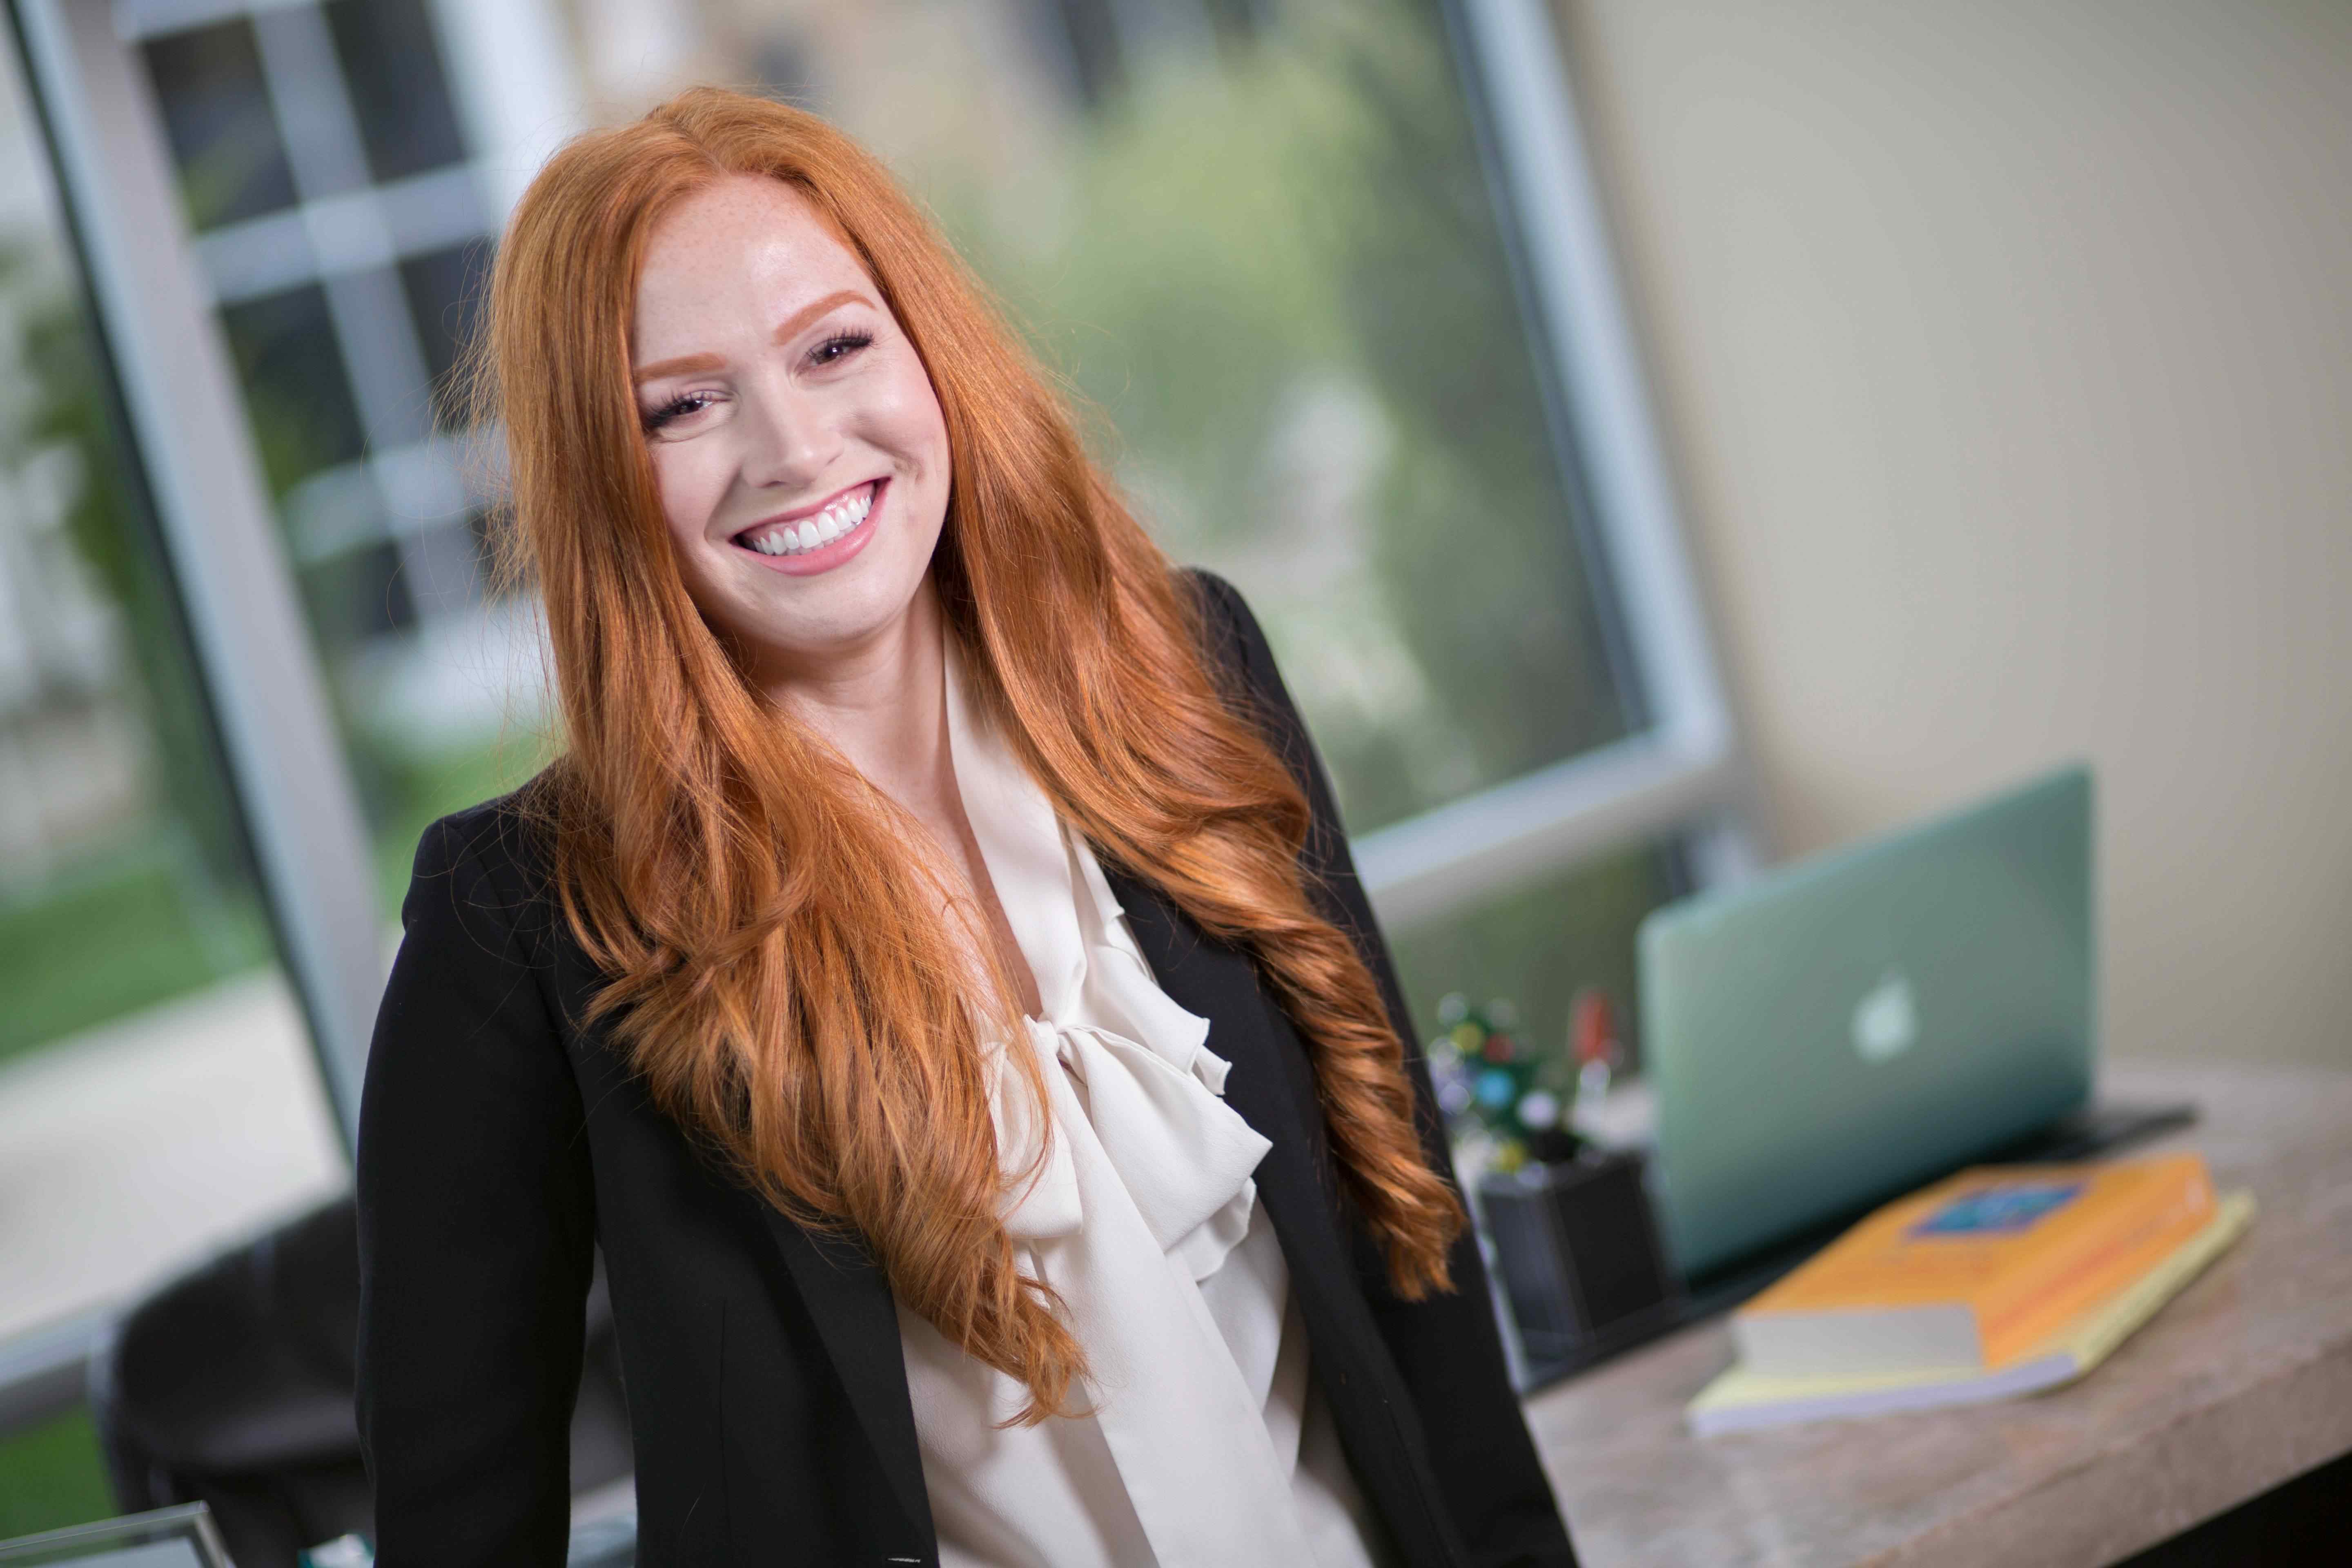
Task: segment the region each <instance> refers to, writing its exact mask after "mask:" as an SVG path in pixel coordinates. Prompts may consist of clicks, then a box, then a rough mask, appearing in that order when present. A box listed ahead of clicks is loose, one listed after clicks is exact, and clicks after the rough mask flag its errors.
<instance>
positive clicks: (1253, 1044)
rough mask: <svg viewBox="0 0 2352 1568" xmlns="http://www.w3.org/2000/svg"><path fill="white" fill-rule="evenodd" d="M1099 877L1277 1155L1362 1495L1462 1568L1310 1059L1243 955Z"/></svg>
mask: <svg viewBox="0 0 2352 1568" xmlns="http://www.w3.org/2000/svg"><path fill="white" fill-rule="evenodd" d="M1103 872H1104V875H1105V877H1106V878H1107V879H1108V880H1109V882H1110V886H1111V891H1112V892H1113V893H1115V894H1117V895H1118V901H1119V905H1120V907H1121V908H1122V909H1123V910H1125V911H1126V914H1127V921H1128V926H1129V929H1130V930H1132V931H1134V933H1135V942H1136V945H1137V947H1139V948H1140V949H1141V950H1142V952H1143V957H1144V962H1145V963H1148V964H1150V967H1151V972H1152V973H1153V975H1154V976H1155V977H1156V978H1157V979H1158V980H1159V982H1160V989H1161V990H1163V991H1165V992H1167V993H1168V994H1169V997H1170V998H1171V1000H1173V1001H1174V1002H1175V1003H1176V1004H1177V1005H1180V1006H1181V1007H1184V1008H1185V1009H1187V1010H1188V1011H1191V1012H1193V1013H1197V1014H1199V1015H1200V1016H1202V1017H1204V1018H1206V1019H1208V1020H1209V1021H1210V1022H1209V1040H1208V1046H1209V1048H1210V1049H1211V1050H1213V1051H1214V1052H1216V1053H1217V1054H1218V1055H1219V1056H1221V1057H1223V1058H1225V1060H1226V1061H1228V1062H1229V1063H1231V1064H1232V1066H1233V1071H1232V1073H1231V1074H1230V1075H1229V1076H1228V1077H1227V1078H1226V1079H1225V1103H1227V1104H1228V1105H1230V1106H1232V1107H1233V1108H1234V1110H1236V1111H1238V1112H1239V1113H1240V1114H1241V1117H1242V1119H1243V1120H1244V1121H1247V1122H1248V1123H1249V1124H1250V1125H1251V1126H1252V1127H1254V1128H1255V1129H1256V1130H1257V1131H1258V1132H1259V1134H1260V1135H1261V1136H1263V1137H1265V1139H1267V1140H1268V1141H1269V1142H1272V1143H1273V1145H1274V1147H1273V1148H1272V1149H1270V1150H1268V1151H1267V1152H1266V1156H1265V1160H1264V1161H1263V1162H1262V1163H1260V1164H1259V1166H1258V1169H1257V1173H1256V1179H1257V1190H1258V1196H1259V1197H1260V1198H1262V1199H1263V1200H1265V1210H1266V1215H1267V1216H1268V1217H1269V1218H1271V1219H1272V1220H1273V1221H1274V1229H1275V1235H1276V1237H1278V1238H1279V1239H1280V1241H1281V1243H1282V1253H1283V1258H1284V1260H1285V1261H1286V1263H1287V1264H1288V1265H1289V1269H1290V1288H1291V1289H1292V1290H1293V1291H1294V1292H1296V1294H1297V1298H1298V1305H1299V1310H1300V1313H1301V1315H1302V1316H1303V1317H1304V1318H1305V1319H1306V1321H1307V1338H1308V1340H1309V1341H1310V1342H1311V1344H1312V1347H1313V1356H1314V1365H1315V1368H1316V1373H1315V1375H1316V1380H1317V1382H1318V1383H1319V1384H1321V1385H1322V1388H1323V1393H1324V1397H1325V1398H1326V1399H1327V1400H1328V1402H1329V1404H1330V1405H1331V1413H1332V1415H1333V1416H1334V1417H1335V1418H1336V1420H1337V1422H1338V1424H1339V1432H1340V1436H1341V1440H1342V1443H1343V1445H1344V1446H1345V1447H1346V1448H1347V1450H1348V1457H1349V1459H1350V1460H1351V1461H1352V1462H1353V1463H1354V1465H1355V1467H1356V1469H1357V1479H1358V1481H1359V1483H1360V1487H1361V1489H1362V1491H1363V1494H1364V1496H1365V1497H1366V1498H1367V1499H1369V1500H1372V1502H1373V1504H1374V1506H1375V1507H1376V1508H1378V1509H1379V1510H1380V1512H1381V1517H1382V1519H1383V1520H1385V1521H1386V1522H1387V1524H1388V1526H1389V1530H1390V1532H1391V1534H1392V1535H1393V1536H1394V1538H1395V1541H1396V1544H1397V1545H1398V1547H1400V1548H1401V1549H1402V1552H1403V1553H1404V1561H1406V1562H1407V1563H1414V1564H1440V1563H1461V1562H1463V1561H1465V1553H1464V1552H1463V1549H1462V1546H1461V1542H1460V1540H1459V1537H1458V1535H1457V1533H1456V1531H1455V1530H1454V1524H1453V1521H1452V1520H1451V1519H1449V1518H1447V1517H1446V1516H1445V1515H1444V1512H1443V1510H1441V1509H1439V1508H1438V1507H1437V1505H1436V1479H1435V1476H1434V1474H1433V1472H1432V1471H1431V1470H1430V1468H1429V1464H1428V1460H1427V1457H1426V1454H1425V1452H1424V1447H1425V1445H1424V1443H1423V1439H1422V1437H1421V1434H1420V1430H1419V1427H1418V1425H1417V1424H1416V1423H1414V1417H1413V1416H1412V1405H1411V1401H1410V1399H1409V1397H1408V1396H1407V1394H1406V1392H1405V1389H1404V1384H1403V1380H1402V1377H1401V1376H1400V1375H1399V1373H1398V1372H1397V1370H1396V1363H1395V1362H1394V1361H1393V1360H1392V1359H1391V1357H1390V1355H1389V1353H1388V1346H1387V1343H1386V1342H1384V1341H1383V1340H1382V1339H1381V1336H1380V1330H1379V1327H1378V1325H1377V1324H1375V1323H1374V1321H1373V1320H1372V1314H1371V1310H1370V1305H1369V1304H1368V1303H1367V1302H1366V1301H1365V1300H1364V1294H1363V1290H1362V1289H1361V1288H1360V1285H1359V1283H1358V1279H1357V1275H1356V1270H1355V1267H1354V1264H1353V1262H1352V1261H1351V1259H1350V1258H1349V1247H1348V1241H1347V1237H1346V1233H1345V1232H1344V1230H1343V1229H1342V1224H1343V1222H1342V1220H1341V1218H1340V1216H1341V1215H1342V1214H1343V1213H1344V1210H1343V1209H1342V1208H1341V1206H1340V1204H1339V1194H1338V1191H1337V1186H1338V1178H1337V1174H1336V1172H1335V1171H1334V1168H1333V1166H1332V1163H1331V1159H1330V1155H1329V1152H1328V1142H1327V1140H1326V1138H1325V1135H1324V1130H1323V1119H1322V1116H1321V1115H1320V1114H1319V1112H1318V1110H1317V1109H1316V1107H1317V1101H1316V1093H1315V1079H1314V1072H1313V1068H1311V1067H1310V1066H1309V1064H1308V1062H1307V1056H1306V1052H1305V1051H1304V1050H1303V1049H1302V1048H1301V1047H1300V1046H1299V1043H1298V1039H1297V1036H1296V1034H1295V1033H1294V1032H1293V1031H1292V1030H1291V1028H1290V1026H1289V1024H1288V1021H1287V1020H1286V1019H1285V1018H1283V1017H1282V1016H1281V1015H1280V1013H1279V1012H1278V1010H1277V1008H1276V1004H1275V1002H1274V1000H1273V998H1272V997H1270V996H1269V995H1268V994H1266V992H1265V988H1264V987H1263V986H1262V985H1261V984H1260V983H1259V980H1258V973H1257V966H1256V964H1255V963H1253V962H1251V960H1250V958H1249V956H1248V955H1247V954H1246V953H1244V952H1241V951H1239V950H1238V949H1235V948H1232V947H1227V946H1224V945H1223V944H1221V943H1216V942H1210V941H1209V940H1208V939H1207V938H1206V937H1205V936H1204V935H1203V934H1202V931H1201V929H1200V928H1199V927H1198V926H1196V925H1194V924H1193V923H1192V920H1191V919H1190V918H1189V917H1188V916H1186V915H1185V914H1184V913H1183V912H1182V911H1181V910H1179V909H1177V908H1176V906H1175V905H1174V904H1172V903H1171V902H1170V901H1169V900H1168V899H1166V898H1165V897H1164V896H1163V895H1161V894H1160V891H1159V890H1158V889H1155V888H1153V887H1151V886H1150V884H1148V883H1145V882H1142V881H1139V880H1138V879H1135V878H1133V877H1129V876H1126V875H1124V874H1122V873H1120V872H1118V871H1117V870H1115V869H1113V868H1111V866H1110V865H1109V863H1108V861H1106V862H1105V864H1104V867H1103ZM1409 1424H1411V1425H1410V1426H1409Z"/></svg>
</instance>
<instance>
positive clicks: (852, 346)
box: [809, 331, 874, 364]
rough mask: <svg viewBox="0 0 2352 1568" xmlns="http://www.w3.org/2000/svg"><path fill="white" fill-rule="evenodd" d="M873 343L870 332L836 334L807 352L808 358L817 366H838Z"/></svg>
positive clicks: (872, 335) (872, 336)
mask: <svg viewBox="0 0 2352 1568" xmlns="http://www.w3.org/2000/svg"><path fill="white" fill-rule="evenodd" d="M872 342H874V334H873V333H872V332H861V331H849V332H837V333H835V335H834V336H832V337H829V338H827V339H825V340H824V342H821V343H819V344H817V345H816V347H814V348H813V349H811V350H809V358H810V359H811V360H812V361H814V363H818V364H838V363H841V362H842V361H843V360H845V359H847V358H848V357H849V356H850V355H851V354H854V353H856V352H857V351H858V350H859V349H862V348H866V347H867V346H869V345H870V344H871V343H872Z"/></svg>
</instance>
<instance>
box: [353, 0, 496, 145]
mask: <svg viewBox="0 0 2352 1568" xmlns="http://www.w3.org/2000/svg"><path fill="white" fill-rule="evenodd" d="M321 9H323V10H324V11H325V12H326V14H327V26H328V27H329V28H331V30H332V31H333V33H334V36H335V55H336V58H338V59H340V60H341V62H342V67H343V80H344V83H345V85H346V86H347V87H348V88H349V89H350V91H351V97H352V112H353V113H355V114H356V115H358V117H359V122H360V138H361V140H362V142H364V143H365V144H366V146H367V158H368V168H369V169H370V171H371V172H373V174H374V175H375V177H376V178H377V179H378V180H397V179H402V178H404V177H405V176H407V175H410V174H422V173H423V172H424V171H425V170H427V169H437V168H439V167H440V166H441V165H442V164H444V163H457V162H458V161H459V160H460V159H462V158H463V157H464V156H465V155H466V149H465V142H464V140H463V139H462V138H461V137H460V136H459V135H458V134H457V115H456V114H455V112H453V111H452V110H451V109H450V106H449V85H448V81H447V79H446V77H444V76H443V74H442V70H441V54H440V50H439V48H438V47H436V45H435V43H434V41H433V26H432V23H431V22H430V21H429V20H428V19H427V18H426V16H425V6H424V5H423V4H422V0H330V3H329V4H328V5H325V6H323V7H321Z"/></svg>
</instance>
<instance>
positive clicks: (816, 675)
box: [767, 578, 955, 818]
mask: <svg viewBox="0 0 2352 1568" xmlns="http://www.w3.org/2000/svg"><path fill="white" fill-rule="evenodd" d="M946 636H947V628H946V626H945V624H944V619H943V617H942V616H941V614H940V602H939V595H937V594H936V593H934V592H933V591H932V588H931V584H930V582H929V579H928V578H927V579H925V581H924V583H923V585H922V586H921V587H920V588H919V590H917V592H916V594H915V596H914V598H913V599H912V600H910V601H909V602H908V605H907V611H906V614H904V615H903V616H899V617H898V620H897V621H896V622H894V623H893V624H892V625H890V626H887V627H885V628H883V629H881V630H880V631H878V632H877V633H876V634H875V635H874V636H872V637H867V638H866V639H864V640H863V641H861V642H859V643H858V644H856V646H854V647H845V648H843V649H840V650H838V651H837V652H835V653H832V654H830V655H828V656H827V657H825V658H822V659H815V658H803V659H800V660H796V661H795V664H794V667H793V668H792V670H791V671H790V672H789V673H784V674H779V675H778V676H777V677H776V678H775V679H772V680H771V681H770V682H768V683H767V684H768V691H769V695H770V696H771V697H772V698H773V699H774V700H775V701H776V703H777V705H778V706H780V707H782V708H783V709H785V710H787V711H789V712H791V713H792V714H793V717H795V718H797V719H799V720H800V721H802V722H803V723H805V724H807V725H808V726H809V727H810V728H811V729H813V730H814V731H816V732H817V733H819V734H821V735H823V736H824V738H825V739H826V740H827V741H829V742H832V743H833V746H834V748H835V750H836V751H838V752H841V754H842V755H843V756H844V757H845V758H846V759H848V761H849V763H850V764H851V765H852V766H853V767H855V768H856V770H857V771H858V772H859V773H863V774H864V775H865V776H866V781H867V782H868V783H870V784H873V785H874V786H875V787H876V788H877V789H879V790H880V791H882V793H883V794H885V795H889V796H890V797H891V798H892V799H894V800H896V801H898V803H899V804H900V805H904V806H906V807H907V808H908V809H909V810H911V811H913V812H914V813H915V815H916V816H918V817H926V818H928V817H930V816H933V815H934V814H935V813H937V812H938V811H939V809H940V805H942V804H943V801H944V800H947V799H952V798H953V796H954V790H955V784H954V772H953V770H952V768H951V766H950V763H949V758H948V745H947V694H946V685H945V678H944V665H943V659H944V657H945V652H946V649H945V647H944V646H943V645H944V639H945V637H946Z"/></svg>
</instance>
